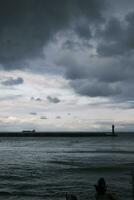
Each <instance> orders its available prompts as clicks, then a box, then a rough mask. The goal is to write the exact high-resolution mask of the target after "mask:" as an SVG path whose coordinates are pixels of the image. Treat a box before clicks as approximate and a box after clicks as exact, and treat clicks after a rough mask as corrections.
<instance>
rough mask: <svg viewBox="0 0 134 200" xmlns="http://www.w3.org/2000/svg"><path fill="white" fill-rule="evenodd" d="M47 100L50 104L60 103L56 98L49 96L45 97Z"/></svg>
mask: <svg viewBox="0 0 134 200" xmlns="http://www.w3.org/2000/svg"><path fill="white" fill-rule="evenodd" d="M47 100H48V101H49V102H50V103H59V102H60V99H58V98H57V97H51V96H47Z"/></svg>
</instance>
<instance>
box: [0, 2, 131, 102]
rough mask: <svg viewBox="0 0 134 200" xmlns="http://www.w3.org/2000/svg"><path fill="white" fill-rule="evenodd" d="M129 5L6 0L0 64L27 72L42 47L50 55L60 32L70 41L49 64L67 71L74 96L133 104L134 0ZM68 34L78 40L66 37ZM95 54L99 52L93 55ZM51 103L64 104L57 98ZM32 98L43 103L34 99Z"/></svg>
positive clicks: (0, 14)
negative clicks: (29, 61) (131, 101)
mask: <svg viewBox="0 0 134 200" xmlns="http://www.w3.org/2000/svg"><path fill="white" fill-rule="evenodd" d="M128 1H129V3H126V1H125V0H118V1H117V2H116V3H115V2H111V1H108V0H101V1H100V0H90V1H89V0H84V1H83V0H64V1H63V0H57V1H55V0H49V1H48V0H39V1H36V0H29V1H27V0H24V1H21V0H12V1H10V0H6V1H5V0H2V1H1V6H0V63H1V64H2V65H3V66H4V68H5V69H6V70H11V69H17V68H22V69H23V67H24V64H25V63H24V61H25V60H27V59H31V58H33V57H34V58H36V56H37V57H39V56H42V53H43V48H44V52H45V50H46V49H45V47H46V46H47V47H48V45H49V42H50V41H51V42H52V43H54V42H55V40H54V39H56V41H57V37H56V36H57V34H58V33H62V34H63V35H64V38H60V42H62V39H65V41H64V43H63V45H62V47H61V49H60V50H59V49H58V45H57V48H55V50H56V56H55V57H56V58H53V53H52V57H51V55H49V61H50V60H53V61H52V62H53V63H51V64H52V65H53V66H54V67H55V71H58V70H59V71H60V70H61V69H63V73H65V74H64V77H65V78H66V79H68V80H69V81H70V85H71V87H72V88H73V89H74V90H75V92H77V93H78V94H80V95H86V96H90V97H97V96H98V97H109V98H111V97H112V98H118V99H119V100H120V101H121V100H122V99H125V100H129V99H130V100H131V99H133V98H134V95H133V90H134V86H133V85H134V81H133V77H134V64H133V63H134V59H133V57H134V11H133V5H134V2H133V1H132V0H128ZM108 5H109V6H108ZM119 8H121V9H119ZM130 9H131V10H130ZM7 13H8V14H7ZM68 32H69V33H70V34H72V35H73V37H69V36H67V34H68ZM76 38H77V39H76ZM73 39H76V40H73ZM90 42H91V44H90ZM85 48H86V51H84V50H85ZM88 50H89V52H87V51H88ZM50 51H51V49H50ZM90 51H92V52H93V53H92V54H94V52H95V56H94V57H91V52H90ZM68 52H69V53H68ZM85 52H86V53H87V54H86V56H85ZM45 53H46V52H45ZM48 53H51V52H48ZM18 63H19V64H18ZM42 65H43V66H44V65H45V64H42ZM59 66H60V68H58V67H59ZM44 68H45V67H44ZM56 69H58V70H56ZM52 70H53V69H52ZM39 71H41V69H40V70H39ZM59 71H58V72H59ZM41 72H42V71H41ZM43 72H45V70H44V71H43ZM54 73H55V72H54ZM61 74H62V73H61ZM19 81H20V80H19ZM10 82H13V80H10ZM5 84H8V83H5ZM11 84H12V83H11ZM47 99H48V101H49V102H53V103H59V102H60V100H59V99H58V98H56V97H54V98H53V97H48V98H47ZM32 100H35V101H41V99H40V98H34V97H33V99H32Z"/></svg>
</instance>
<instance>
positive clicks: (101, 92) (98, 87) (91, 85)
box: [70, 79, 121, 97]
mask: <svg viewBox="0 0 134 200" xmlns="http://www.w3.org/2000/svg"><path fill="white" fill-rule="evenodd" d="M70 84H71V86H72V87H73V88H74V89H75V90H76V92H77V93H79V94H80V95H85V96H90V97H98V96H101V97H109V96H115V95H119V94H120V93H121V89H120V88H119V87H118V86H117V85H113V84H105V83H103V82H97V81H94V80H92V81H91V80H88V79H81V80H77V81H76V80H75V81H71V82H70Z"/></svg>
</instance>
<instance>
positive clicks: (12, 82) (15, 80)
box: [1, 77, 24, 86]
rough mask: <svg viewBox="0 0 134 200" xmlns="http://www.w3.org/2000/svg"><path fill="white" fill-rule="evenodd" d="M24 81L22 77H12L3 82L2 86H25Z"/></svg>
mask: <svg viewBox="0 0 134 200" xmlns="http://www.w3.org/2000/svg"><path fill="white" fill-rule="evenodd" d="M23 82H24V80H23V78H21V77H18V78H12V77H9V78H8V79H6V80H5V81H2V83H1V84H2V85H5V86H14V85H20V84H23Z"/></svg>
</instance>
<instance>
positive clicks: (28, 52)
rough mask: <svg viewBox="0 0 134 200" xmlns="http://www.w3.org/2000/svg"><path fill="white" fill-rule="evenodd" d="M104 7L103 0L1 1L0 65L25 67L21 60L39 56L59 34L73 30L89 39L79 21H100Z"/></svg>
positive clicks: (86, 28)
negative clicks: (46, 45)
mask: <svg viewBox="0 0 134 200" xmlns="http://www.w3.org/2000/svg"><path fill="white" fill-rule="evenodd" d="M104 5H105V4H104V0H101V1H100V0H90V1H88V0H84V1H82V0H64V1H63V0H57V1H55V0H38V1H36V0H28V1H27V0H23V1H21V0H12V1H11V0H1V1H0V63H2V64H3V65H4V67H5V68H6V69H7V70H9V69H14V68H20V67H24V65H23V64H24V63H23V60H25V59H27V58H32V57H34V56H41V55H42V48H43V46H44V45H45V44H47V42H48V41H49V40H50V39H52V38H54V37H55V34H56V33H57V32H59V31H64V30H67V29H75V32H76V34H78V35H79V36H80V37H83V38H89V37H90V36H91V33H90V30H89V28H88V26H87V25H86V26H85V25H81V24H80V23H79V20H80V19H81V18H83V20H86V21H87V23H91V24H96V23H100V22H102V21H103V16H102V11H103V9H104ZM80 22H81V20H80Z"/></svg>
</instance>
